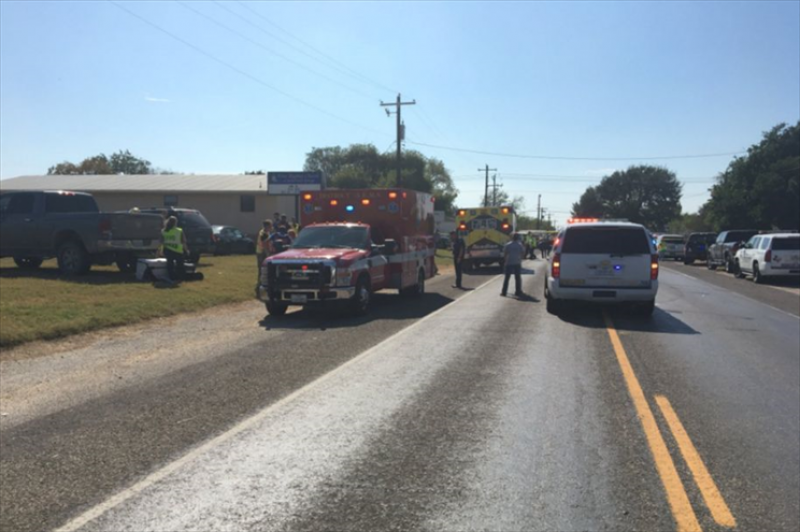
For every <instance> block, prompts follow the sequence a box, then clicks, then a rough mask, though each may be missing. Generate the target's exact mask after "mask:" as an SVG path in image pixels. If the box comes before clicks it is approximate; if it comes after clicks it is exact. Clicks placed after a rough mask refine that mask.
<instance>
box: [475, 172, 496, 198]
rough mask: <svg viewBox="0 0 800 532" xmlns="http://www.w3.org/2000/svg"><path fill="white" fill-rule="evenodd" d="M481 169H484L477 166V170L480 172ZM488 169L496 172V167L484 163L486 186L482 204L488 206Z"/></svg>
mask: <svg viewBox="0 0 800 532" xmlns="http://www.w3.org/2000/svg"><path fill="white" fill-rule="evenodd" d="M483 170H484V169H483V168H478V172H481V171H483ZM490 171H491V172H496V171H497V168H489V165H488V164H487V165H486V188H485V189H484V192H483V206H484V207H488V206H489V172H490Z"/></svg>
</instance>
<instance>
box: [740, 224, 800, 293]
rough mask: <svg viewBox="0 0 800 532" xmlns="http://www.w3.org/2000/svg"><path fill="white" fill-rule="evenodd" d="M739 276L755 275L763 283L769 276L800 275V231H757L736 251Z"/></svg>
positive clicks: (756, 280) (754, 278) (755, 278)
mask: <svg viewBox="0 0 800 532" xmlns="http://www.w3.org/2000/svg"><path fill="white" fill-rule="evenodd" d="M734 261H735V263H736V272H737V273H736V276H737V277H744V276H745V275H748V274H749V275H752V276H753V281H755V282H757V283H761V282H763V281H764V279H765V278H766V277H777V276H781V277H789V276H791V277H800V234H797V233H771V234H763V235H756V236H754V237H752V238H751V239H750V240H748V241H747V243H746V244H745V245H744V246H742V247H741V248H739V250H738V251H736V257H735V259H734Z"/></svg>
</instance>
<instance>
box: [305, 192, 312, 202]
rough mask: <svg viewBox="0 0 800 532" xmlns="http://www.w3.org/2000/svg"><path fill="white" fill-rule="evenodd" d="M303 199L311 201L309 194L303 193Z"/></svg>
mask: <svg viewBox="0 0 800 532" xmlns="http://www.w3.org/2000/svg"><path fill="white" fill-rule="evenodd" d="M303 199H304V200H306V201H311V194H303Z"/></svg>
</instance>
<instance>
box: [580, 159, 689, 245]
mask: <svg viewBox="0 0 800 532" xmlns="http://www.w3.org/2000/svg"><path fill="white" fill-rule="evenodd" d="M681 188H682V187H681V184H680V183H679V182H678V179H677V177H675V174H674V173H673V172H671V171H669V170H667V169H666V168H661V167H658V166H649V165H642V166H631V167H629V168H628V169H627V170H624V171H622V172H620V171H617V172H614V173H613V174H611V175H610V176H606V177H604V178H603V179H602V181H600V184H599V185H597V186H595V187H589V188H588V189H587V190H586V192H584V193H583V195H582V196H581V199H580V201H579V202H578V203H575V204H574V205H573V206H572V215H573V216H581V217H602V218H622V219H626V220H629V221H631V222H634V223H640V224H642V225H644V226H646V227H648V228H650V229H652V230H654V231H662V230H664V229H665V228H666V227H667V224H668V223H669V222H671V221H672V220H674V219H675V218H677V217H678V216H680V214H681V205H680V199H681Z"/></svg>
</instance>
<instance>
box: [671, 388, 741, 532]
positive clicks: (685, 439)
mask: <svg viewBox="0 0 800 532" xmlns="http://www.w3.org/2000/svg"><path fill="white" fill-rule="evenodd" d="M656 403H658V406H659V408H661V412H662V413H663V414H664V418H665V419H666V420H667V424H668V425H669V428H670V430H671V431H672V435H673V436H674V437H675V441H677V442H678V447H679V448H680V450H681V454H682V455H683V459H684V460H685V461H686V464H687V465H688V466H689V470H690V471H691V472H692V476H694V481H695V482H696V483H697V487H698V488H700V493H701V494H702V495H703V499H704V500H705V501H706V506H708V509H709V510H710V511H711V516H712V517H713V518H714V521H716V522H717V523H718V524H720V525H722V526H726V527H730V528H733V527H735V526H736V520H735V519H734V518H733V514H731V511H730V509H728V505H727V504H725V499H723V498H722V494H720V492H719V490H718V489H717V485H716V484H715V483H714V479H713V478H712V477H711V474H710V473H709V472H708V469H706V466H705V464H704V463H703V459H702V458H700V453H698V452H697V449H696V448H695V446H694V444H693V443H692V440H691V439H689V434H688V433H687V432H686V429H684V428H683V423H681V420H680V419H679V418H678V415H677V414H676V413H675V411H674V410H673V409H672V405H671V404H670V402H669V399H667V398H666V397H664V396H663V395H656Z"/></svg>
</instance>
